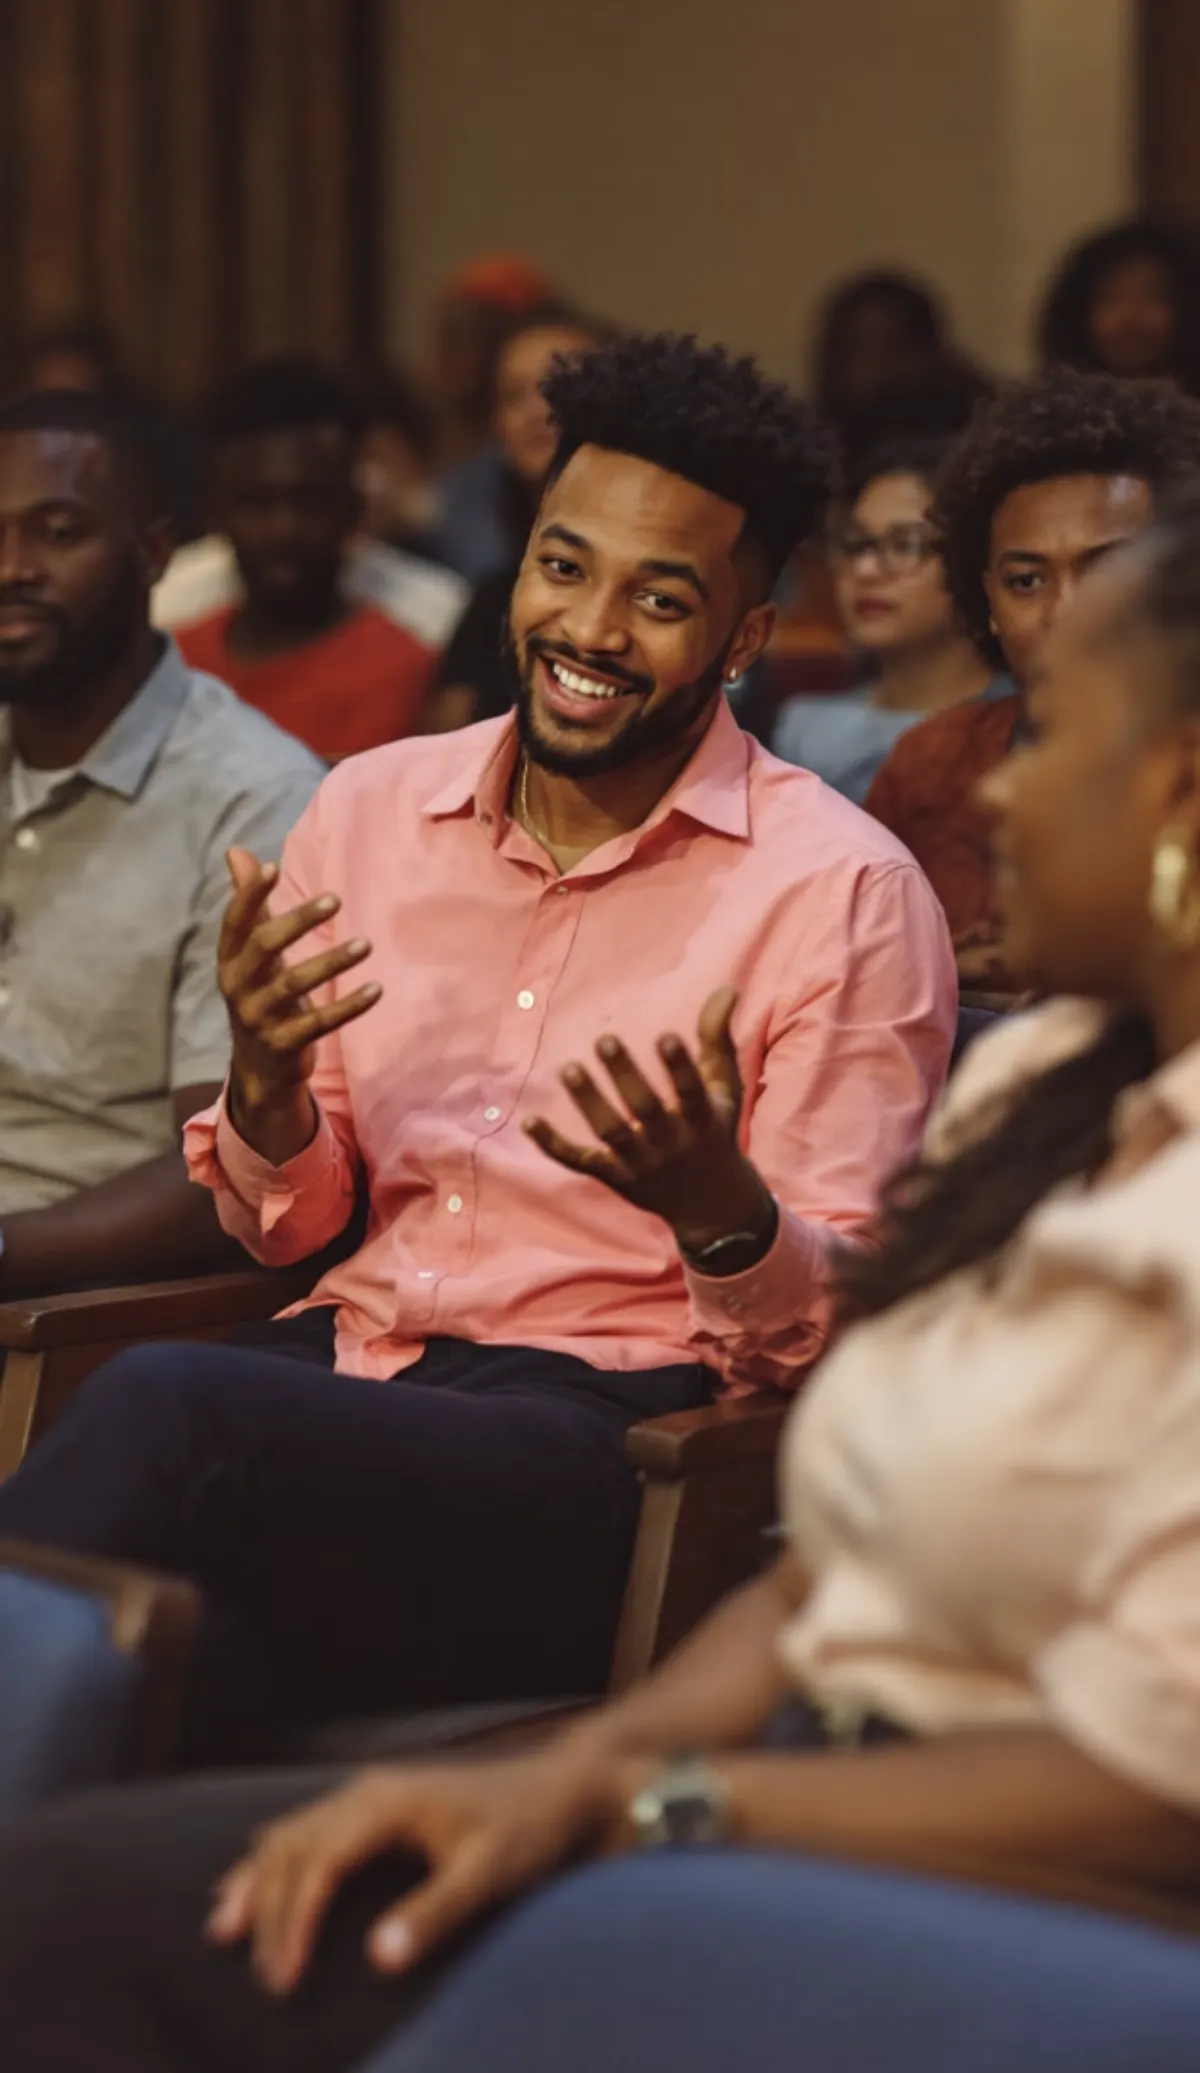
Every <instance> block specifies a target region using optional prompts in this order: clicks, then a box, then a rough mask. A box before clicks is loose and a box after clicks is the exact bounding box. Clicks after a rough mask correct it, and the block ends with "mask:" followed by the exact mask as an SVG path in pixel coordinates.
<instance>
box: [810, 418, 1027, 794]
mask: <svg viewBox="0 0 1200 2073" xmlns="http://www.w3.org/2000/svg"><path fill="white" fill-rule="evenodd" d="M950 444H951V441H950V440H949V439H948V438H938V437H930V436H925V435H922V436H920V437H909V438H897V439H895V440H893V441H890V442H889V443H888V444H887V445H886V446H883V447H880V448H878V449H877V450H876V452H875V453H874V454H873V455H872V456H870V457H869V458H868V459H867V460H866V461H865V462H864V463H863V466H862V468H861V470H860V471H859V474H858V478H857V480H856V481H854V482H852V484H851V501H850V508H849V513H848V515H847V516H846V517H845V518H844V519H843V521H842V522H841V524H840V525H839V526H838V527H837V528H836V529H835V531H834V534H833V537H832V540H831V542H830V555H831V559H832V564H833V572H834V582H835V588H836V592H837V601H838V609H839V611H840V613H841V616H842V619H843V622H844V624H845V627H846V632H847V634H848V636H849V638H850V641H851V642H852V644H853V646H854V648H855V650H856V652H857V654H858V655H859V657H860V658H861V660H862V663H863V666H864V671H865V672H866V680H865V681H864V682H863V683H862V684H861V685H860V686H859V687H858V688H857V689H856V690H852V691H842V692H836V693H833V694H831V695H830V696H828V697H821V696H816V697H812V696H804V695H801V696H799V697H795V698H790V699H788V700H787V702H786V703H785V704H784V705H783V706H782V707H781V708H780V711H779V714H778V717H777V719H776V723H775V730H774V738H773V740H772V742H771V747H772V748H773V749H774V751H775V753H776V755H778V756H782V757H783V758H784V759H785V760H786V761H787V762H789V763H798V764H802V765H803V766H804V767H805V768H806V769H808V770H815V771H816V773H817V775H818V777H822V778H824V779H825V782H826V783H827V784H830V785H832V786H833V787H834V789H835V790H836V791H839V792H844V793H845V794H846V796H847V798H850V799H853V800H854V801H855V802H856V804H858V805H860V806H861V805H862V803H863V801H864V799H865V798H866V795H867V792H868V790H869V789H870V784H871V779H872V778H873V777H874V775H875V772H876V770H877V769H878V768H879V766H880V764H881V763H882V762H883V761H884V759H885V757H886V756H887V755H888V752H889V751H890V749H891V748H892V745H893V743H894V742H896V741H897V740H898V739H899V737H900V736H901V734H903V733H904V731H905V729H906V728H908V727H912V726H914V725H915V724H916V722H917V721H918V720H921V719H924V718H925V716H926V714H928V713H934V712H941V711H942V710H943V708H944V707H946V706H948V705H957V704H959V703H960V701H961V700H963V699H965V698H975V697H978V696H980V695H981V694H982V693H984V692H986V691H987V690H988V689H989V688H990V685H991V671H990V670H989V669H988V667H987V665H986V663H984V662H982V661H981V660H980V658H979V656H978V654H977V652H976V650H975V647H974V645H973V644H972V642H971V641H970V640H969V639H968V638H967V636H966V634H965V633H964V632H963V630H962V628H961V627H960V626H959V624H958V621H957V618H956V616H955V611H954V607H953V604H952V603H951V599H950V593H949V591H948V590H947V588H946V580H945V575H944V573H943V569H942V561H941V557H940V555H939V553H938V543H937V535H936V532H935V530H934V527H933V525H932V523H931V521H930V517H929V506H930V502H931V498H932V494H933V480H934V477H935V475H936V474H937V471H938V469H939V467H940V466H941V463H942V461H943V459H944V458H945V455H946V453H947V452H948V451H949V448H950Z"/></svg>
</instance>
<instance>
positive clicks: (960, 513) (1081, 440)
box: [932, 367, 1200, 669]
mask: <svg viewBox="0 0 1200 2073" xmlns="http://www.w3.org/2000/svg"><path fill="white" fill-rule="evenodd" d="M1063 475H1131V476H1134V477H1136V478H1137V480H1139V481H1141V482H1145V483H1147V484H1148V485H1149V487H1150V491H1151V494H1152V495H1153V497H1154V499H1155V502H1156V503H1157V502H1158V500H1159V499H1160V498H1161V497H1162V496H1163V495H1164V494H1166V493H1169V492H1170V491H1172V490H1174V489H1175V488H1177V487H1180V486H1182V485H1184V484H1186V483H1187V482H1189V481H1192V480H1193V479H1195V478H1196V477H1197V476H1200V403H1195V402H1193V401H1192V399H1191V397H1189V396H1184V395H1182V394H1181V393H1180V391H1179V390H1178V389H1176V388H1173V387H1172V386H1171V384H1170V383H1168V382H1156V381H1155V382H1151V381H1136V382H1135V381H1122V380H1121V379H1119V377H1118V376H1116V375H1110V374H1081V373H1079V372H1077V371H1076V370H1075V369H1074V368H1070V367H1053V368H1051V369H1049V371H1048V372H1047V373H1045V374H1040V375H1036V376H1034V378H1033V379H1032V380H1031V381H1026V382H1017V383H1014V384H1013V386H1012V387H1011V388H1009V389H1007V390H1005V391H1004V392H1003V394H1001V395H1000V396H998V397H997V399H996V401H995V402H994V403H989V404H985V405H984V407H983V408H982V409H981V410H980V411H978V412H977V414H976V416H975V417H974V418H973V420H972V422H971V424H970V425H969V426H968V427H967V430H966V431H965V432H964V433H963V434H962V436H961V438H960V439H959V440H958V441H957V442H956V444H955V446H954V447H953V449H952V450H951V453H950V456H949V458H948V460H947V461H946V464H945V466H944V468H943V469H942V472H941V474H940V475H939V477H938V481H937V486H936V490H935V494H934V501H933V513H932V516H933V521H934V524H935V525H936V526H937V528H938V532H939V534H940V536H941V546H942V558H943V560H944V562H945V566H946V581H947V583H948V585H949V588H950V595H951V597H952V598H953V599H954V603H955V606H956V608H957V611H958V616H959V619H960V620H961V622H962V624H963V626H964V628H965V629H966V631H967V633H969V635H970V636H971V639H972V640H973V641H974V643H975V646H976V647H977V649H978V650H979V653H980V654H981V655H982V657H983V659H984V661H985V662H988V663H990V664H991V666H992V667H993V668H994V669H1003V667H1004V655H1003V652H1002V651H1001V648H1000V645H999V643H998V642H997V640H996V637H995V635H994V634H993V633H992V631H991V628H990V625H989V623H988V621H989V612H988V601H987V593H986V591H985V589H984V583H983V577H984V571H985V569H986V568H987V564H988V558H989V555H990V553H991V533H992V520H993V518H994V517H995V515H996V512H997V511H998V510H999V508H1000V506H1001V504H1002V503H1003V502H1004V499H1005V498H1006V497H1008V496H1011V494H1012V492H1013V491H1014V490H1016V489H1023V488H1025V487H1026V485H1027V484H1029V483H1034V482H1052V481H1054V480H1055V479H1056V478H1057V477H1059V476H1063Z"/></svg>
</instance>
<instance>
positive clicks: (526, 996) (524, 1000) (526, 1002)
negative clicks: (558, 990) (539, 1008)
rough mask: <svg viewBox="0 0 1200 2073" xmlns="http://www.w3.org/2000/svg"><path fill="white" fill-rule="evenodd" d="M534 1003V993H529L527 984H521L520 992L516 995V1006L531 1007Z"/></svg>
mask: <svg viewBox="0 0 1200 2073" xmlns="http://www.w3.org/2000/svg"><path fill="white" fill-rule="evenodd" d="M536 1003H537V995H536V993H530V991H529V988H528V987H527V986H523V987H522V988H521V991H520V993H519V994H518V995H517V1006H518V1007H519V1008H532V1007H534V1006H535V1005H536Z"/></svg>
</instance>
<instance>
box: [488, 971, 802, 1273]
mask: <svg viewBox="0 0 1200 2073" xmlns="http://www.w3.org/2000/svg"><path fill="white" fill-rule="evenodd" d="M736 1003H737V995H736V993H735V992H734V991H733V989H732V988H731V987H722V988H721V990H720V991H719V992H718V993H714V994H712V995H711V996H710V998H709V999H708V1000H707V1001H706V1002H705V1004H704V1007H703V1009H702V1010H701V1013H700V1022H699V1030H698V1035H699V1045H698V1049H697V1054H696V1057H695V1058H694V1059H693V1057H692V1055H691V1053H690V1052H689V1051H688V1049H687V1046H686V1045H685V1044H684V1043H683V1041H682V1039H681V1038H680V1037H677V1036H664V1037H660V1039H659V1042H658V1055H659V1057H660V1058H661V1060H662V1062H663V1065H664V1066H665V1068H666V1071H667V1075H668V1077H669V1079H670V1081H671V1085H672V1087H673V1088H674V1091H675V1097H676V1103H675V1106H674V1107H672V1106H671V1104H670V1103H668V1102H666V1101H663V1100H662V1099H661V1097H660V1096H659V1095H658V1094H657V1093H656V1092H655V1090H654V1088H653V1087H652V1086H651V1085H650V1082H649V1081H648V1080H647V1079H646V1077H645V1075H644V1074H643V1073H642V1072H641V1070H640V1068H639V1067H638V1066H637V1065H635V1064H634V1061H633V1059H632V1058H631V1057H630V1055H629V1053H628V1051H627V1050H626V1049H625V1046H624V1044H623V1043H622V1042H621V1041H620V1038H619V1037H615V1036H614V1037H601V1039H600V1042H599V1043H598V1044H597V1046H596V1052H597V1056H598V1057H599V1059H600V1061H601V1063H602V1064H603V1066H604V1069H605V1071H606V1072H607V1074H608V1077H609V1079H610V1080H611V1082H612V1085H613V1088H614V1090H615V1092H616V1094H617V1097H618V1100H619V1101H620V1103H621V1104H622V1106H621V1107H617V1106H614V1104H613V1102H612V1101H611V1100H610V1099H609V1097H608V1095H607V1094H604V1093H602V1092H601V1090H600V1088H599V1087H598V1086H597V1085H596V1082H595V1080H594V1079H593V1078H592V1075H591V1073H590V1072H589V1071H588V1070H587V1067H586V1066H583V1065H579V1064H571V1065H567V1066H565V1067H564V1069H563V1073H562V1081H563V1085H564V1086H565V1088H566V1090H567V1092H568V1094H569V1095H570V1096H571V1099H572V1101H573V1102H574V1103H575V1106H576V1108H577V1109H578V1110H579V1113H580V1115H581V1116H582V1117H583V1119H584V1122H585V1123H587V1124H588V1125H589V1127H590V1128H591V1129H592V1130H593V1131H594V1133H595V1135H596V1136H597V1137H598V1138H599V1139H600V1145H599V1146H597V1145H583V1144H573V1143H571V1141H570V1140H569V1139H568V1138H565V1137H563V1136H562V1135H561V1134H560V1133H559V1131H557V1130H556V1129H555V1128H554V1125H553V1124H552V1123H548V1122H547V1121H546V1119H545V1117H543V1116H527V1117H526V1119H525V1126H524V1127H525V1129H526V1131H527V1132H528V1134H529V1136H530V1137H531V1138H532V1139H533V1141H534V1143H535V1144H536V1145H539V1146H540V1147H541V1149H542V1151H543V1152H545V1153H546V1154H547V1156H548V1157H549V1158H551V1159H556V1160H557V1161H558V1163H559V1165H560V1166H567V1167H569V1168H570V1169H571V1171H572V1172H574V1173H584V1174H587V1175H588V1176H589V1178H590V1179H592V1180H598V1181H603V1183H604V1185H605V1187H608V1188H612V1190H613V1192H614V1193H615V1194H618V1195H622V1196H623V1197H624V1199H625V1200H626V1201H627V1202H632V1203H634V1204H636V1206H637V1207H638V1208H639V1209H646V1210H649V1211H650V1212H651V1214H652V1215H654V1216H659V1217H661V1218H662V1219H663V1221H664V1223H667V1224H669V1225H670V1226H671V1229H672V1230H673V1231H674V1233H675V1236H676V1238H677V1239H678V1241H679V1243H680V1244H681V1245H682V1246H683V1247H684V1249H685V1250H691V1251H699V1250H700V1249H701V1248H702V1247H703V1246H705V1245H711V1244H712V1243H713V1242H714V1240H716V1239H718V1238H727V1237H730V1236H731V1235H732V1234H733V1233H734V1232H737V1231H754V1230H758V1229H759V1228H760V1226H761V1227H767V1226H768V1225H769V1223H770V1219H771V1215H772V1205H771V1197H770V1194H769V1192H768V1189H767V1187H766V1184H765V1182H764V1181H763V1180H762V1178H761V1177H760V1175H759V1174H758V1173H757V1172H756V1171H755V1168H754V1167H753V1166H752V1165H751V1163H750V1161H749V1160H748V1159H747V1158H746V1156H745V1154H744V1153H743V1152H742V1151H741V1150H740V1149H739V1146H738V1124H739V1122H740V1120H741V1113H742V1083H741V1076H740V1074H739V1072H738V1062H737V1054H736V1052H735V1050H734V1047H733V1040H732V1038H731V1036H730V1033H729V1024H730V1018H731V1017H732V1014H733V1010H734V1007H735V1005H736ZM601 1147H603V1149H601Z"/></svg>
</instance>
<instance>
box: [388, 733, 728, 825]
mask: <svg viewBox="0 0 1200 2073" xmlns="http://www.w3.org/2000/svg"><path fill="white" fill-rule="evenodd" d="M480 737H482V738H480ZM516 761H517V721H516V715H515V713H510V714H509V715H508V716H507V718H506V719H504V720H503V721H501V722H500V723H499V726H498V727H489V728H488V729H487V732H486V734H484V733H483V730H482V729H480V730H479V735H478V736H477V737H476V739H475V741H474V742H473V743H472V746H471V749H470V751H469V753H468V754H467V755H466V756H464V758H463V763H462V767H461V769H459V770H458V771H456V772H455V775H454V776H453V777H452V778H451V780H450V782H449V784H446V785H443V786H442V787H441V789H440V790H439V791H437V792H435V793H434V794H433V796H432V798H430V799H427V800H426V802H425V804H424V806H423V807H422V809H421V811H422V813H423V814H424V815H425V817H426V819H428V820H443V819H446V818H448V817H449V816H450V815H452V814H457V813H462V812H464V811H465V810H466V808H467V807H468V806H471V805H473V806H474V808H475V813H476V818H477V820H478V821H479V822H480V824H481V826H483V827H485V828H488V829H489V830H490V831H491V835H492V840H493V842H495V843H498V842H499V841H500V836H501V833H502V830H503V827H504V823H505V818H506V816H507V813H508V795H509V792H510V790H511V787H512V775H513V770H514V768H515V766H516ZM749 768H750V742H749V737H748V736H747V735H745V734H743V733H742V730H741V728H740V727H739V726H738V723H737V721H736V720H735V719H734V716H733V713H732V712H731V711H730V708H729V706H728V704H727V702H726V700H725V699H724V698H722V699H721V700H720V702H719V704H718V706H717V710H716V712H715V714H714V716H713V721H712V725H711V726H710V727H709V729H708V732H707V733H706V734H705V736H704V739H703V741H702V742H701V743H700V744H699V747H698V748H697V749H696V752H695V754H694V755H693V756H692V758H691V761H690V762H689V763H687V764H686V765H685V767H684V768H683V770H681V772H680V774H679V776H678V777H677V778H676V780H675V782H674V784H673V785H672V786H671V788H670V790H669V791H667V792H665V793H664V794H663V797H662V798H661V799H660V800H659V802H658V805H657V806H656V807H655V809H654V811H653V813H652V814H651V815H650V817H649V819H648V820H647V821H646V822H645V824H644V826H643V827H642V828H641V829H639V830H638V831H637V833H638V834H639V835H644V834H645V833H646V832H647V830H648V829H650V828H656V827H658V826H659V825H660V824H661V823H662V822H663V821H665V820H666V819H667V818H668V816H669V815H671V814H675V813H680V814H686V815H687V817H688V819H689V820H693V821H696V822H697V823H698V824H699V826H701V827H703V828H711V829H712V830H713V832H714V833H715V834H718V835H731V836H733V837H734V839H735V840H737V841H740V842H748V841H749V840H750V797H749Z"/></svg>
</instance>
